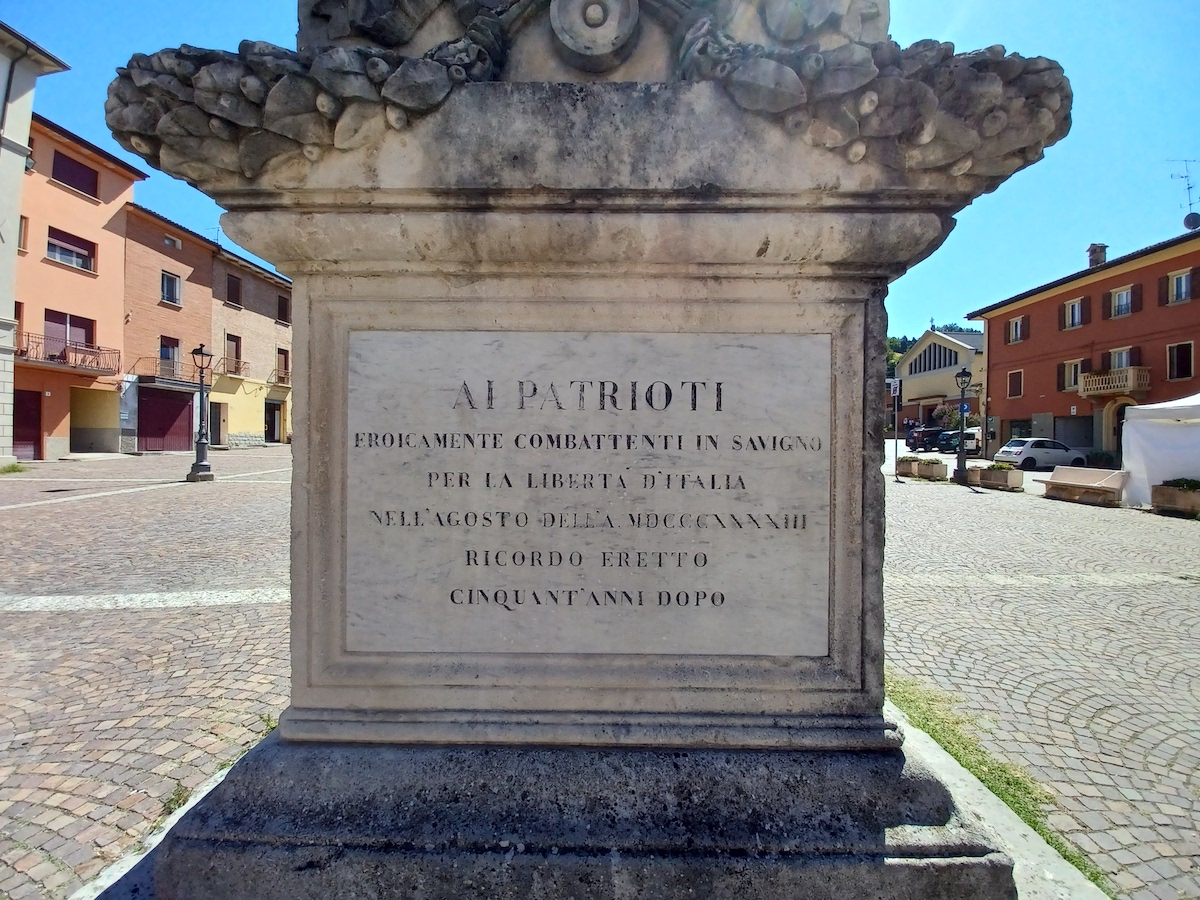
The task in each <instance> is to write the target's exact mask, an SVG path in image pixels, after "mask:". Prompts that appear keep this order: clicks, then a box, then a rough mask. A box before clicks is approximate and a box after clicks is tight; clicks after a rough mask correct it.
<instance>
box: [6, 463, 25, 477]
mask: <svg viewBox="0 0 1200 900" xmlns="http://www.w3.org/2000/svg"><path fill="white" fill-rule="evenodd" d="M24 471H25V467H24V466H23V465H21V464H20V463H9V464H8V465H7V466H4V467H2V468H0V475H15V474H17V473H18V472H24Z"/></svg>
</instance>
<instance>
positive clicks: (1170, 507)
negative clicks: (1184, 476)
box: [1150, 484, 1200, 517]
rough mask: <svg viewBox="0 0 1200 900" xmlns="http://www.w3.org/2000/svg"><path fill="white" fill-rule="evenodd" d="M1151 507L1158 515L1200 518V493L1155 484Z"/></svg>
mask: <svg viewBox="0 0 1200 900" xmlns="http://www.w3.org/2000/svg"><path fill="white" fill-rule="evenodd" d="M1150 505H1151V506H1153V507H1154V511H1155V512H1157V513H1168V514H1170V515H1176V516H1195V517H1200V491H1185V490H1183V489H1182V488H1173V487H1167V486H1166V485H1163V484H1154V485H1151V486H1150Z"/></svg>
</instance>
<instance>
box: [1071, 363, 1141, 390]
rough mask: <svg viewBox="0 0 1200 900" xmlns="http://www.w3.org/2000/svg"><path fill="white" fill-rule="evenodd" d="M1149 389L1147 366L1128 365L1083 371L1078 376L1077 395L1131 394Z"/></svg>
mask: <svg viewBox="0 0 1200 900" xmlns="http://www.w3.org/2000/svg"><path fill="white" fill-rule="evenodd" d="M1148 390H1150V368H1149V366H1130V367H1129V368H1125V369H1110V370H1109V371H1107V372H1085V373H1084V374H1082V375H1080V376H1079V396H1080V397H1094V396H1101V395H1104V394H1133V393H1139V392H1141V393H1144V392H1145V391H1148Z"/></svg>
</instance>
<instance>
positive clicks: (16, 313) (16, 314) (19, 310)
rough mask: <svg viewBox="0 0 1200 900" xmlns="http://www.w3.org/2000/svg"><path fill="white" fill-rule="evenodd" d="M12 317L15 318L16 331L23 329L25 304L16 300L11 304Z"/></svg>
mask: <svg viewBox="0 0 1200 900" xmlns="http://www.w3.org/2000/svg"><path fill="white" fill-rule="evenodd" d="M13 318H14V319H16V320H17V331H24V330H25V304H24V303H22V302H21V301H20V300H18V301H17V302H16V303H14V304H13Z"/></svg>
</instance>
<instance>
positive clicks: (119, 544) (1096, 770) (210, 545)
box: [0, 448, 1200, 900]
mask: <svg viewBox="0 0 1200 900" xmlns="http://www.w3.org/2000/svg"><path fill="white" fill-rule="evenodd" d="M189 464H190V459H189V458H188V457H187V456H186V455H179V456H174V455H165V456H153V457H141V458H121V459H112V460H90V461H86V462H77V463H66V462H58V463H46V464H38V465H36V466H33V467H31V468H30V470H29V471H27V472H25V473H23V474H18V475H6V476H0V529H3V531H4V534H5V535H6V537H7V548H8V552H7V553H6V555H5V556H6V558H5V565H4V566H3V567H0V897H9V898H14V900H15V898H24V897H40V898H55V900H58V898H66V897H69V896H70V895H71V893H73V891H74V890H75V889H76V888H78V887H79V886H80V885H81V883H83V882H84V881H86V880H87V879H89V878H90V877H92V876H93V875H94V874H96V873H97V872H98V871H99V870H100V869H102V868H103V867H104V866H106V865H107V864H108V863H109V862H110V861H112V860H114V859H116V858H118V857H119V856H121V855H123V854H124V853H126V852H127V851H129V850H131V849H132V848H133V847H135V846H136V845H137V843H138V842H139V841H140V840H141V839H142V838H143V837H144V836H145V835H146V834H147V833H148V832H150V831H151V830H152V829H153V827H154V824H155V822H156V821H158V820H159V819H160V818H161V817H162V816H163V814H164V813H165V812H166V810H167V809H169V808H170V807H171V806H173V805H174V804H175V803H177V802H178V800H179V799H180V798H181V796H182V792H183V791H186V790H187V789H190V788H192V787H194V786H196V785H198V784H200V783H202V782H203V781H205V780H206V779H207V778H208V777H209V776H211V775H212V774H213V773H214V772H215V771H217V770H218V769H219V768H220V767H221V766H222V765H223V764H226V763H228V762H230V761H232V760H234V759H236V758H237V757H238V756H239V755H240V754H241V752H242V751H243V750H244V749H245V748H246V747H248V746H250V745H251V744H253V743H254V742H255V741H257V740H258V739H259V737H260V736H261V735H262V734H263V732H264V731H265V730H266V727H267V724H268V722H269V721H270V719H271V718H272V717H275V716H277V715H278V713H279V712H280V711H281V710H282V708H283V706H284V705H285V703H286V698H287V674H288V673H287V665H288V646H287V607H286V601H287V587H286V586H287V535H288V493H287V491H288V489H287V480H288V476H289V472H290V455H289V454H288V451H287V448H272V449H268V450H262V451H244V452H236V453H220V454H215V455H214V465H215V467H216V469H217V472H218V475H219V480H218V481H216V482H214V483H213V484H200V485H188V484H181V483H179V479H180V478H181V477H182V476H183V474H184V473H185V472H186V471H187V468H188V466H189ZM889 482H890V479H889ZM888 492H889V495H888V500H889V526H890V527H889V531H888V540H889V544H888V551H889V554H888V569H887V575H888V577H887V581H886V584H887V591H888V617H889V620H888V651H889V653H890V655H891V662H892V665H893V666H895V667H896V668H897V669H898V670H900V671H902V672H904V673H907V674H911V675H913V676H916V677H919V678H921V679H924V680H926V681H927V682H930V683H935V684H937V685H939V686H940V687H942V688H945V689H947V690H950V691H953V692H955V693H957V694H958V695H960V696H961V697H962V698H963V706H964V709H965V710H967V711H968V712H970V713H972V714H973V715H974V716H975V717H976V718H977V719H978V721H979V723H980V726H981V728H982V729H983V736H984V740H985V743H986V744H987V746H988V748H989V749H990V750H991V751H992V752H994V753H996V754H997V755H999V756H1002V757H1005V758H1007V759H1011V760H1013V761H1015V762H1018V763H1021V764H1023V765H1025V766H1026V767H1027V768H1028V769H1029V770H1030V771H1031V772H1032V773H1033V774H1034V775H1035V776H1036V777H1038V778H1039V779H1040V780H1041V781H1042V782H1043V783H1045V784H1046V785H1047V786H1048V787H1050V788H1051V789H1052V790H1053V791H1054V792H1055V793H1056V795H1057V798H1058V799H1057V809H1056V810H1055V813H1054V818H1053V824H1054V825H1055V826H1056V827H1057V828H1059V829H1060V830H1061V831H1063V832H1065V833H1066V834H1067V835H1068V836H1069V837H1070V838H1071V839H1072V840H1073V841H1075V842H1076V843H1077V844H1079V845H1080V846H1081V847H1083V848H1084V849H1085V850H1088V851H1089V852H1090V853H1092V854H1093V856H1094V858H1096V859H1097V861H1098V862H1099V863H1100V864H1101V865H1102V866H1104V867H1105V868H1106V869H1107V870H1108V871H1109V872H1110V873H1111V874H1112V876H1113V881H1114V883H1115V884H1116V885H1118V886H1119V887H1120V889H1121V891H1122V892H1123V896H1124V897H1128V898H1135V900H1146V898H1156V900H1163V898H1177V897H1200V874H1198V872H1200V836H1198V835H1197V801H1198V796H1200V765H1198V763H1200V755H1198V750H1197V748H1198V747H1200V741H1197V738H1198V737H1200V680H1198V679H1197V675H1196V672H1197V670H1198V668H1200V665H1198V664H1200V644H1198V643H1197V638H1198V637H1200V523H1197V522H1187V521H1181V520H1175V519H1161V518H1158V517H1155V516H1151V515H1149V514H1147V513H1143V512H1137V511H1131V510H1102V509H1093V508H1090V507H1083V506H1077V505H1069V504H1063V503H1055V502H1053V501H1048V500H1044V499H1042V498H1040V497H1036V496H1029V495H1010V494H1001V493H995V492H986V493H974V492H971V491H969V490H966V489H963V488H959V487H957V486H953V485H930V484H921V483H915V482H905V483H902V484H895V483H889V485H888Z"/></svg>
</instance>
